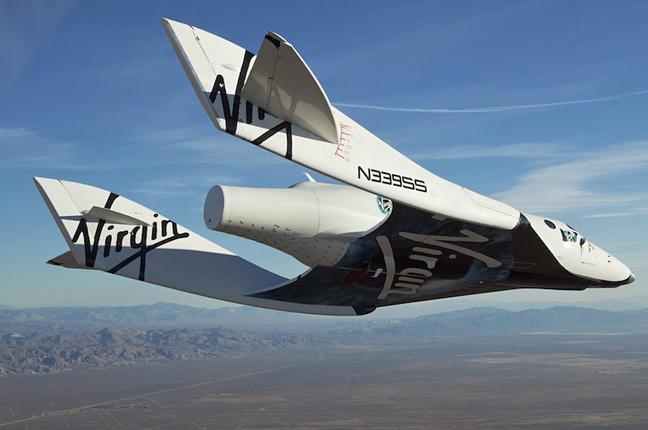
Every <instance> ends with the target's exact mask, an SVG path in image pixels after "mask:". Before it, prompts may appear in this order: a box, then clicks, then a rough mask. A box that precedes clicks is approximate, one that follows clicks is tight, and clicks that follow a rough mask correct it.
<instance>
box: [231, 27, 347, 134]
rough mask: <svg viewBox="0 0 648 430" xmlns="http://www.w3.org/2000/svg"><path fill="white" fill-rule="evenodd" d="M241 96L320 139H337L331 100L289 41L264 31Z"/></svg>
mask: <svg viewBox="0 0 648 430" xmlns="http://www.w3.org/2000/svg"><path fill="white" fill-rule="evenodd" d="M241 97H243V98H244V99H246V100H249V101H250V102H252V103H253V104H255V105H256V106H258V107H260V108H262V109H264V110H265V111H267V112H269V113H271V114H272V115H274V116H276V117H277V118H281V119H283V120H286V121H288V122H290V123H293V124H295V125H298V126H300V127H302V128H303V129H305V130H308V131H310V132H312V133H314V134H316V135H318V136H319V137H321V138H322V139H324V140H326V141H328V142H331V143H335V144H337V143H338V138H339V132H338V128H337V123H336V120H335V116H334V114H333V109H332V107H331V103H330V102H329V100H328V97H327V96H326V93H324V90H323V89H322V86H321V85H320V84H319V82H318V81H317V78H315V75H313V72H311V70H310V68H309V67H308V65H307V64H306V63H305V62H304V60H303V59H302V58H301V56H300V55H299V53H298V52H297V51H296V50H295V48H293V46H292V45H291V44H289V43H288V42H286V40H284V39H283V38H282V37H281V36H279V35H277V34H275V33H272V32H270V33H268V34H267V35H266V36H265V38H264V39H263V42H262V43H261V48H260V49H259V53H258V54H257V56H256V60H255V61H254V64H253V66H252V70H251V71H250V74H249V75H248V78H247V80H246V81H245V85H244V86H243V91H242V93H241Z"/></svg>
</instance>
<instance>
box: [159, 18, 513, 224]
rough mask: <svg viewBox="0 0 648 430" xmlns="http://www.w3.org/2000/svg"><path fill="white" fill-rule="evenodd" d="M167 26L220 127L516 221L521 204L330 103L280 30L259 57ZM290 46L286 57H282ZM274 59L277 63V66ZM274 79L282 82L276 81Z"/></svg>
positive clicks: (429, 204)
mask: <svg viewBox="0 0 648 430" xmlns="http://www.w3.org/2000/svg"><path fill="white" fill-rule="evenodd" d="M163 24H164V27H165V29H166V31H167V34H168V35H169V38H170V40H171V43H172V44H173V46H174V48H175V50H176V52H177V54H178V57H179V59H180V61H181V63H182V65H183V67H184V69H185V71H186V72H187V76H188V77H189V80H190V81H191V83H192V85H193V87H194V89H195V91H196V93H197V95H198V98H199V99H200V101H201V103H202V104H203V106H204V108H205V110H206V111H207V113H208V115H209V117H210V118H211V119H212V121H213V122H214V124H215V125H216V126H217V127H218V128H219V129H220V130H223V131H225V132H227V133H230V134H233V135H235V136H238V137H240V138H242V139H244V140H247V141H249V142H251V143H253V144H256V145H259V146H261V147H263V148H264V149H266V150H269V151H271V152H274V153H276V154H278V155H280V156H283V157H285V158H287V159H290V160H292V161H294V162H296V163H299V164H302V165H304V166H307V167H310V168H312V169H313V170H316V171H318V172H320V173H323V174H325V175H328V176H330V177H332V178H335V179H337V180H340V181H342V182H346V183H348V184H350V185H353V186H356V187H358V188H361V189H364V190H366V191H369V192H371V193H374V194H378V195H381V196H385V197H388V198H390V199H392V200H394V201H397V202H400V203H403V204H405V205H408V206H412V207H414V208H417V209H421V210H424V211H427V212H430V213H434V214H440V215H444V216H447V217H451V218H454V219H457V220H462V221H467V222H472V223H476V224H481V225H486V226H491V227H496V228H501V229H506V230H510V229H512V228H514V227H515V226H516V225H517V224H518V221H519V215H520V214H519V212H518V211H517V210H515V209H513V208H512V207H510V206H508V205H505V204H503V203H501V202H498V201H496V200H493V199H490V198H488V197H485V196H482V195H479V194H477V193H474V192H472V191H470V190H467V189H465V188H463V187H461V186H459V185H456V184H453V183H451V182H449V181H446V180H445V179H442V178H440V177H438V176H436V175H434V174H432V173H431V172H429V171H427V170H426V169H424V168H423V167H421V166H419V165H418V164H416V163H415V162H413V161H412V160H410V159H409V158H407V157H405V156H404V155H403V154H401V153H400V152H398V151H396V150H395V149H394V148H392V147H390V146H389V145H387V144H386V143H385V142H383V141H382V140H380V139H379V138H377V137H376V136H374V135H373V134H371V133H370V132H369V131H367V130H366V129H364V128H363V127H362V126H360V125H359V124H357V123H356V122H355V121H353V120H352V119H351V118H349V117H347V116H346V115H345V114H344V113H342V112H340V111H339V110H337V109H335V108H334V107H332V106H331V105H330V103H328V98H327V97H326V94H325V93H324V91H323V90H322V89H321V87H320V86H319V83H318V82H317V80H316V79H315V77H314V76H313V75H312V73H311V72H310V68H308V66H307V65H306V64H305V63H304V62H303V60H302V59H301V57H300V56H299V54H297V52H296V51H295V50H294V48H293V47H292V46H291V45H289V44H288V43H287V42H286V41H285V40H283V39H281V38H279V37H277V36H276V35H275V34H274V33H271V34H270V35H269V36H270V37H271V38H272V41H269V40H268V39H264V42H263V44H262V48H261V53H260V55H259V56H258V57H256V56H255V55H254V54H252V53H251V52H249V51H247V50H245V49H244V48H242V47H240V46H238V45H235V44H233V43H232V42H229V41H227V40H225V39H222V38H220V37H218V36H216V35H213V34H210V33H208V32H206V31H204V30H201V29H198V28H195V27H192V26H190V25H187V24H182V23H179V22H175V21H171V20H167V19H163ZM277 44H278V45H279V46H278V47H277V46H276V45H277ZM268 45H274V46H268ZM284 52H285V53H286V59H285V61H284V62H283V63H282V62H281V61H279V62H277V60H276V56H277V55H281V53H284ZM257 61H258V62H259V65H258V66H257V65H256V62H257ZM270 64H273V65H278V66H279V67H278V69H277V71H276V72H271V71H270ZM299 73H301V76H299V77H298V76H297V75H298V74H299ZM273 79H277V81H278V82H277V83H274V84H273V83H272V82H270V81H272V80H273ZM291 79H292V80H293V82H294V83H296V84H291V83H290V82H289V81H290V80H291ZM245 96H247V97H248V98H249V99H248V100H246V99H245ZM255 103H257V104H256V105H255ZM258 104H261V106H259V105H258ZM330 114H332V120H331V118H330V116H331V115H330ZM331 121H333V122H334V124H331ZM333 127H335V130H336V132H337V133H338V136H337V138H335V139H334V138H333V136H332V132H333ZM331 141H333V143H331Z"/></svg>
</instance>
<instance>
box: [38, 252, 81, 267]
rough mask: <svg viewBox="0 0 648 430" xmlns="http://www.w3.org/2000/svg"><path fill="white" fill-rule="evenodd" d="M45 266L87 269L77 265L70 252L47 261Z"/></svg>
mask: <svg viewBox="0 0 648 430" xmlns="http://www.w3.org/2000/svg"><path fill="white" fill-rule="evenodd" d="M47 264H52V265H54V266H63V267H67V268H68V269H87V267H85V266H82V265H81V264H79V262H78V261H77V260H76V258H74V254H73V253H72V251H66V252H64V253H63V254H61V255H58V256H56V257H54V258H52V259H50V260H48V261H47Z"/></svg>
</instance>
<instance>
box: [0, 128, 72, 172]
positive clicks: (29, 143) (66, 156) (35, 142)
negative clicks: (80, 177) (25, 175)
mask: <svg viewBox="0 0 648 430" xmlns="http://www.w3.org/2000/svg"><path fill="white" fill-rule="evenodd" d="M0 148H2V152H3V157H2V159H1V160H0V166H1V167H4V168H20V167H56V168H69V167H71V166H73V165H74V164H75V163H72V162H71V160H72V159H73V157H74V155H75V149H76V145H75V144H73V143H67V142H57V141H54V140H53V139H50V138H47V137H45V136H42V135H41V134H39V133H37V132H36V131H34V130H32V129H30V128H26V127H7V128H0Z"/></svg>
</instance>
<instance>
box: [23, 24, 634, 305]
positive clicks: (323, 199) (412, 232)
mask: <svg viewBox="0 0 648 430" xmlns="http://www.w3.org/2000/svg"><path fill="white" fill-rule="evenodd" d="M162 23H163V25H164V28H165V30H166V32H167V34H168V36H169V39H170V40H171V44H172V45H173V47H174V48H175V51H176V53H177V55H178V58H179V59H180V62H181V63H182V66H183V68H184V70H185V72H186V73H187V76H188V77H189V80H190V81H191V84H192V86H193V88H194V90H195V91H196V94H197V96H198V99H199V100H200V102H201V103H202V105H203V107H204V108H205V110H206V111H207V114H208V115H209V117H210V118H211V120H212V121H213V123H214V125H216V127H217V128H218V129H220V130H222V131H225V132H226V133H229V134H231V135H234V136H237V137H239V138H241V139H243V140H245V141H248V142H250V143H252V144H254V145H256V146H259V147H261V148H263V149H265V150H268V151H271V152H273V153H275V154H277V155H279V156H280V157H284V158H286V159H288V160H292V161H293V162H295V163H298V164H301V165H304V166H307V167H309V168H311V169H313V170H315V171H317V172H320V173H322V174H324V175H327V176H330V177H331V178H334V179H336V180H338V181H340V182H343V183H345V184H347V185H337V184H335V185H334V184H324V183H318V182H315V181H313V180H312V179H311V178H310V177H309V180H308V181H306V182H301V183H298V184H296V185H293V186H292V187H289V188H287V189H267V188H242V187H231V186H220V185H217V186H215V187H213V188H212V189H211V190H210V191H209V193H208V195H207V198H206V201H205V208H204V218H205V223H206V225H207V227H209V228H210V229H212V230H218V231H222V232H226V233H231V234H234V235H237V236H242V237H245V238H248V239H252V240H255V241H257V242H261V243H264V244H266V245H269V246H271V247H274V248H276V249H279V250H281V251H283V252H285V253H288V254H290V255H292V256H293V257H295V258H296V259H297V260H299V261H301V262H302V263H304V264H306V265H308V266H310V267H311V269H309V270H307V271H306V272H304V273H302V274H301V275H299V276H298V277H296V278H294V279H285V278H283V277H281V276H279V275H277V274H274V273H272V272H270V271H267V270H265V269H263V268H261V267H259V266H256V265H255V264H253V263H251V262H249V261H246V260H244V259H243V258H241V257H238V256H236V255H234V254H233V253H231V252H229V251H228V250H226V249H224V248H222V247H220V246H218V245H216V244H214V243H212V242H210V241H208V240H207V239H204V238H203V237H201V236H199V235H197V234H196V233H194V232H192V231H190V230H188V229H186V228H184V227H182V226H180V225H178V224H177V223H175V222H173V221H171V220H170V219H169V218H166V217H164V216H162V215H161V214H159V213H157V212H155V211H152V210H150V209H147V208H145V207H143V206H141V205H139V204H138V203H135V202H133V201H131V200H128V199H127V198H124V197H121V196H119V195H118V194H115V193H112V192H109V191H106V190H102V189H100V188H95V187H92V186H89V185H83V184H78V183H74V182H68V181H64V180H57V179H45V178H34V181H35V183H36V185H37V187H38V189H39V190H40V192H41V194H42V196H43V198H44V200H45V202H46V203H47V206H48V207H49V209H50V211H51V213H52V215H53V217H54V219H55V220H56V222H57V224H58V226H59V228H60V230H61V232H62V233H63V236H64V237H65V239H66V241H67V243H68V246H69V247H70V251H68V252H65V253H63V254H61V255H60V256H58V257H55V258H53V259H52V260H50V261H49V263H52V264H57V265H62V266H65V267H70V268H83V269H95V270H101V271H105V272H109V273H114V274H117V275H121V276H126V277H129V278H133V279H138V280H140V281H145V282H150V283H153V284H158V285H162V286H165V287H169V288H174V289H177V290H182V291H186V292H189V293H193V294H199V295H202V296H206V297H212V298H215V299H220V300H226V301H230V302H235V303H242V304H246V305H252V306H259V307H264V308H270V309H279V310H284V311H292V312H302V313H313V314H326V315H363V314H367V313H369V312H372V311H373V310H374V309H376V308H377V307H380V306H389V305H396V304H401V303H408V302H415V301H421V300H432V299H440V298H445V297H454V296H463V295H470V294H479V293H487V292H493V291H503V290H511V289H516V288H544V289H546V288H549V289H557V290H583V289H585V288H589V287H599V288H600V287H618V286H620V285H624V284H629V283H631V282H633V281H634V276H633V274H632V273H631V271H630V269H628V267H626V266H625V265H624V264H623V263H621V262H620V261H619V260H617V259H616V258H614V257H613V256H611V255H610V254H608V253H607V252H606V251H604V250H603V249H601V248H600V247H598V246H596V245H594V244H593V243H591V242H590V241H588V240H587V239H585V238H584V237H583V236H582V235H581V234H580V233H579V232H577V231H576V230H575V229H574V228H572V227H570V226H569V225H567V224H565V223H564V222H562V221H558V220H555V219H551V218H545V217H541V216H536V215H531V214H522V213H520V212H519V211H517V210H516V209H514V208H512V207H510V206H508V205H506V204H504V203H501V202H499V201H496V200H493V199H491V198H488V197H485V196H482V195H480V194H477V193H475V192H473V191H470V190H468V189H466V188H463V187H461V186H459V185H456V184H453V183H451V182H449V181H446V180H445V179H442V178H440V177H438V176H436V175H434V174H433V173H430V172H429V171H427V170H426V169H424V168H423V167H421V166H419V165H418V164H416V163H415V162H413V161H412V160H410V159H408V158H407V157H405V156H404V155H403V154H401V153H399V152H398V151H396V150H395V149H394V148H392V147H390V146H389V145H387V144H386V143H385V142H383V141H382V140H380V139H379V138H377V137H376V136H374V135H373V134H371V133H370V132H369V131H367V130H365V129H364V128H363V127H362V126H360V125H359V124H358V123H356V122H355V121H353V120H352V119H351V118H349V117H348V116H346V115H345V114H344V113H342V112H340V111H339V110H337V109H336V108H335V107H333V106H332V105H331V103H330V102H329V99H328V97H327V96H326V93H325V92H324V90H323V89H322V87H321V86H320V84H319V82H318V81H317V79H316V78H315V76H314V75H313V73H312V72H311V70H310V68H309V67H308V65H307V64H306V63H305V62H304V60H303V59H302V58H301V56H300V55H299V54H298V53H297V51H296V50H295V48H293V46H292V45H290V44H289V43H288V42H287V41H286V40H284V39H283V38H282V37H281V36H279V35H277V34H275V33H268V34H267V35H266V36H265V38H264V39H263V42H262V43H261V48H260V49H259V53H258V54H256V55H254V54H253V53H252V52H250V51H248V50H246V49H244V48H242V47H240V46H238V45H235V44H234V43H232V42H229V41H227V40H225V39H222V38H220V37H218V36H216V35H213V34H210V33H208V32H206V31H204V30H201V29H198V28H195V27H192V26H190V25H187V24H182V23H179V22H175V21H171V20H168V19H163V20H162ZM242 162H243V163H244V160H242Z"/></svg>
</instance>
